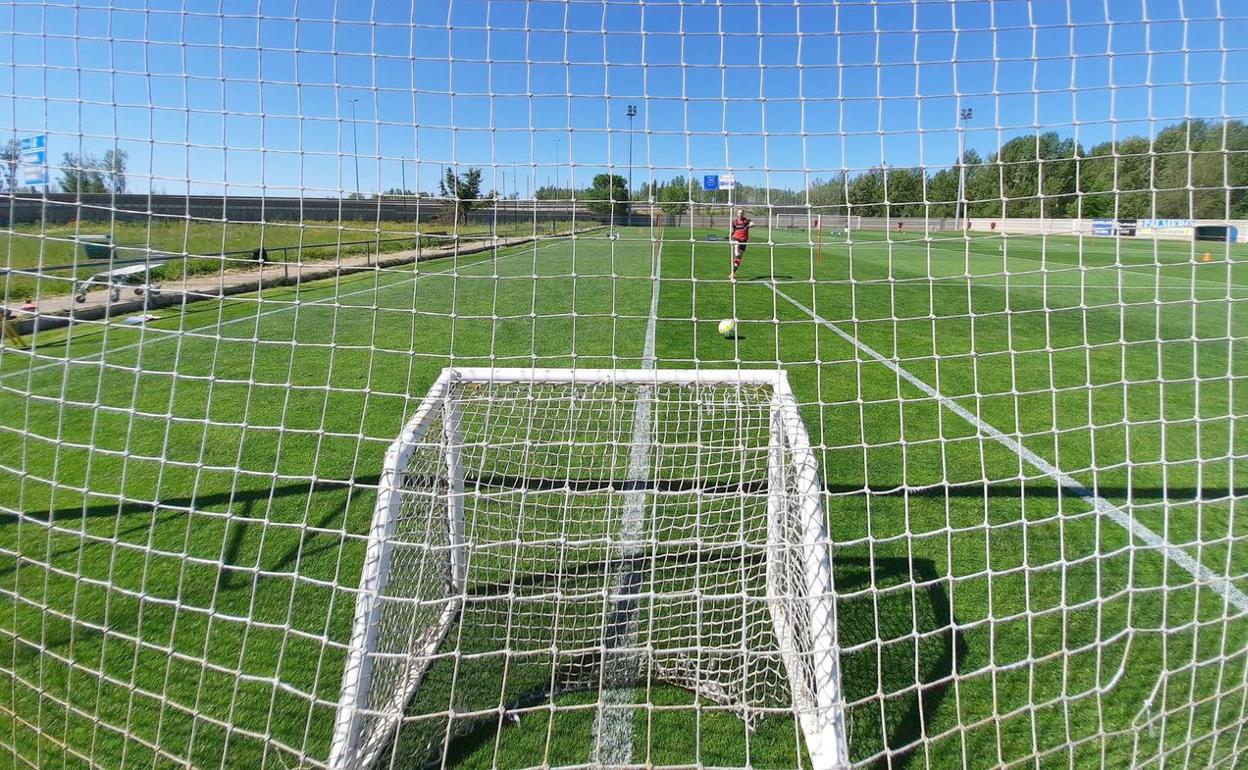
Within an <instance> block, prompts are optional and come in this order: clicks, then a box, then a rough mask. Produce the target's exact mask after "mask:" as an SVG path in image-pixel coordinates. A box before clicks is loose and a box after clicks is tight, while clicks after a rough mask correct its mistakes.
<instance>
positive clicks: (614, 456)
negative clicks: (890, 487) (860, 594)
mask: <svg viewBox="0 0 1248 770" xmlns="http://www.w3.org/2000/svg"><path fill="white" fill-rule="evenodd" d="M820 496H821V487H820V481H819V476H818V473H817V466H816V462H815V459H814V456H813V454H812V452H811V448H810V443H809V440H808V439H807V435H806V430H805V428H804V426H803V424H802V419H801V416H800V414H799V412H798V406H797V403H796V401H795V400H794V398H793V395H792V392H791V391H790V389H789V385H788V380H787V378H786V376H785V374H784V372H783V371H776V370H771V371H714V370H701V371H687V370H658V371H656V370H586V369H581V370H571V369H472V368H452V369H446V370H444V371H443V373H442V375H441V377H439V378H438V380H437V382H436V383H435V384H434V386H433V387H432V389H431V390H430V391H429V393H428V394H427V395H426V397H425V398H424V400H423V402H421V404H420V407H419V409H418V410H417V411H416V413H415V415H414V416H413V417H412V418H411V419H410V420H409V421H408V422H407V424H406V426H404V428H403V431H402V434H401V435H400V437H399V438H398V439H397V440H396V441H395V442H394V444H393V445H392V446H391V447H390V449H389V451H388V452H387V453H386V458H385V468H384V470H383V472H382V477H381V488H380V491H379V493H378V496H377V502H376V510H375V513H374V516H373V522H372V526H371V530H370V535H369V540H368V551H367V556H366V558H365V562H364V570H363V575H362V577H361V580H360V587H359V593H358V595H357V598H356V604H355V630H354V633H353V634H352V637H351V642H350V648H349V657H348V661H347V664H346V668H345V671H344V675H343V680H342V697H341V702H340V705H339V707H338V712H337V718H336V722H335V728H334V738H333V746H332V751H331V756H330V761H329V765H330V767H332V768H357V767H372V766H374V765H375V764H376V763H377V762H378V761H379V760H380V759H381V758H382V757H383V756H385V755H386V754H387V752H388V751H389V750H390V749H391V747H392V746H395V745H396V744H402V745H403V747H404V752H405V753H406V754H410V753H415V755H416V756H417V757H418V759H421V760H429V759H437V758H438V756H439V755H438V754H437V752H440V751H442V750H443V746H442V741H443V738H444V736H447V735H452V734H455V733H456V732H463V731H464V730H466V729H471V727H470V726H471V723H472V722H474V721H486V722H491V721H493V722H496V721H498V719H499V718H500V714H499V712H498V709H497V703H498V692H499V691H500V689H501V692H502V693H503V697H502V701H501V702H502V703H503V707H504V709H505V711H506V712H507V714H506V718H507V719H509V720H514V721H520V720H522V719H524V718H525V715H526V713H528V712H534V711H541V712H543V713H544V714H546V715H550V714H552V713H554V714H556V715H557V713H558V712H559V711H560V710H561V709H564V708H567V709H573V708H577V709H580V710H585V709H589V710H591V711H593V712H594V717H595V719H596V722H597V724H598V728H599V729H598V730H597V733H598V745H595V746H594V747H593V752H592V759H594V760H595V761H599V762H607V761H608V758H609V756H610V754H611V753H612V752H613V751H616V750H617V749H616V747H613V746H610V745H606V744H608V743H609V742H610V741H611V740H613V735H616V734H618V733H620V732H622V731H620V730H614V731H613V730H612V729H611V727H610V724H609V723H610V722H611V721H612V720H619V719H620V718H621V717H622V718H623V719H625V720H627V719H631V718H632V717H631V710H632V709H634V708H637V707H639V706H640V705H642V704H641V701H639V700H637V699H636V698H634V697H633V696H632V691H633V690H634V689H638V690H639V691H641V692H644V691H645V690H646V689H647V688H648V687H649V686H651V685H652V684H653V683H655V682H662V683H669V684H672V685H675V686H678V687H681V688H685V689H687V690H690V691H693V692H694V693H696V695H697V696H698V697H699V699H700V701H701V702H703V703H705V704H707V705H708V706H711V707H717V708H719V709H723V710H727V711H730V712H731V713H733V714H735V715H736V716H737V717H739V718H740V719H741V720H743V721H744V722H745V724H746V725H747V726H749V727H753V726H754V725H756V724H757V723H758V722H759V721H761V720H763V719H766V718H768V717H769V716H771V715H776V714H785V715H788V716H789V717H791V718H795V719H796V721H797V723H798V724H800V727H801V733H802V735H803V736H804V738H805V746H806V751H807V753H808V755H809V762H810V766H811V767H814V768H817V769H819V770H826V769H829V768H841V767H847V766H848V762H849V755H848V750H847V744H846V734H845V722H844V714H843V702H842V699H841V696H840V691H839V688H840V683H839V674H838V660H837V656H838V650H837V644H836V639H835V621H834V618H833V612H834V610H833V606H834V605H833V597H832V590H833V589H832V584H831V578H832V576H831V571H830V566H829V565H830V562H829V552H828V550H829V543H828V538H827V535H826V534H825V530H824V525H823V508H822V506H821V504H820ZM439 669H443V671H439ZM491 676H494V677H496V679H495V680H494V681H493V683H492V687H491V688H490V690H489V691H488V692H487V693H486V698H485V699H481V695H482V694H483V693H481V692H476V691H474V683H478V682H484V681H487V680H488V679H489V678H490V677H491ZM426 691H427V692H426ZM573 693H581V694H583V695H584V694H587V697H582V698H580V699H574V700H572V701H569V705H567V706H566V707H565V706H564V705H563V704H564V702H565V701H563V700H561V699H562V698H563V697H564V696H566V695H569V694H573ZM491 703H493V704H494V708H491V707H490V706H489V704H491ZM571 703H575V704H576V705H575V706H574V705H571ZM457 721H458V722H460V723H461V724H455V723H456V722H457Z"/></svg>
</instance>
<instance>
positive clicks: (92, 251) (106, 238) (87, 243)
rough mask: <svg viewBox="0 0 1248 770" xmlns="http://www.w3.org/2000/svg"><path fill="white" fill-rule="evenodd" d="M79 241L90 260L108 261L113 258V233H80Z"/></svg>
mask: <svg viewBox="0 0 1248 770" xmlns="http://www.w3.org/2000/svg"><path fill="white" fill-rule="evenodd" d="M78 243H80V244H82V250H83V252H84V253H85V254H86V256H87V260H88V261H90V262H108V261H109V260H111V259H112V258H113V237H112V236H111V235H80V236H78Z"/></svg>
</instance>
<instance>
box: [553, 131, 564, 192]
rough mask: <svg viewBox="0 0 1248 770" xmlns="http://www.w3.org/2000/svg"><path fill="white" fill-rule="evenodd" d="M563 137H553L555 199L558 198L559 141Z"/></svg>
mask: <svg viewBox="0 0 1248 770" xmlns="http://www.w3.org/2000/svg"><path fill="white" fill-rule="evenodd" d="M562 141H563V139H561V138H559V137H557V136H556V137H555V200H558V199H559V143H560V142H562Z"/></svg>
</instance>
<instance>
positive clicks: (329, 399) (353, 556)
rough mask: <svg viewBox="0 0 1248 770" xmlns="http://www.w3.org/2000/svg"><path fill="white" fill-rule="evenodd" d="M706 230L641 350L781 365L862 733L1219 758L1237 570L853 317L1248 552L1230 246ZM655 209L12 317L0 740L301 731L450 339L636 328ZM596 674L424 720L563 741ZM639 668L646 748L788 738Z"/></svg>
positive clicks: (504, 343)
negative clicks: (474, 246) (547, 704)
mask: <svg viewBox="0 0 1248 770" xmlns="http://www.w3.org/2000/svg"><path fill="white" fill-rule="evenodd" d="M703 235H704V234H703V233H701V232H699V233H694V234H692V236H693V237H690V236H691V234H690V233H689V232H688V231H685V232H677V231H674V230H673V229H671V228H669V229H668V230H667V231H666V234H665V241H664V242H663V245H662V257H661V265H662V270H661V276H660V277H661V283H660V294H659V306H658V307H659V312H658V318H659V321H658V324H657V329H656V335H655V343H656V353H657V358H658V365H659V366H660V367H662V368H687V367H693V366H695V365H696V366H698V367H703V368H733V367H750V368H772V369H774V368H776V367H777V366H782V367H783V368H784V369H785V370H786V371H787V372H788V374H789V377H790V380H791V382H792V383H793V385H794V388H795V390H796V394H797V397H798V399H799V400H800V401H801V403H802V410H803V417H804V420H805V423H806V427H807V429H808V431H809V432H810V435H811V440H812V442H813V443H814V444H815V445H816V446H817V447H818V450H819V455H820V458H821V462H822V480H823V483H824V485H825V487H826V489H827V496H826V497H825V512H826V515H827V520H828V528H829V532H830V534H831V536H832V539H833V542H834V544H835V552H834V556H833V561H834V580H835V583H836V589H837V600H836V603H837V616H838V625H837V633H838V638H839V641H840V644H841V646H842V656H841V666H842V681H843V687H844V695H845V698H846V701H847V703H848V705H849V744H850V750H851V754H852V756H853V758H854V760H855V761H856V762H858V763H862V764H873V763H874V764H876V765H878V766H899V765H904V766H908V767H963V766H965V767H976V768H978V767H996V766H1002V765H1005V766H1023V765H1025V766H1028V767H1038V766H1042V767H1079V766H1086V765H1103V766H1108V767H1124V766H1128V765H1132V764H1134V765H1141V764H1148V763H1153V764H1161V763H1162V762H1164V763H1166V764H1170V763H1175V764H1185V765H1187V764H1190V765H1205V764H1215V763H1222V764H1231V763H1234V762H1235V761H1236V757H1238V756H1239V755H1241V754H1242V753H1243V752H1244V751H1245V749H1246V748H1248V736H1245V735H1244V734H1243V731H1242V724H1243V722H1244V719H1245V705H1246V703H1248V685H1246V684H1245V682H1246V681H1248V679H1246V678H1248V618H1246V617H1245V614H1244V610H1242V609H1239V608H1237V607H1236V606H1234V605H1233V604H1229V603H1227V602H1225V601H1224V600H1223V597H1222V596H1220V595H1219V594H1218V593H1216V592H1215V591H1213V590H1211V589H1210V588H1209V587H1198V586H1196V585H1194V579H1193V578H1192V576H1191V574H1189V572H1187V571H1185V570H1184V569H1183V568H1181V566H1179V565H1178V564H1177V563H1176V562H1175V561H1174V560H1173V559H1167V558H1164V557H1163V555H1161V553H1160V552H1159V551H1157V550H1156V549H1153V548H1149V547H1147V546H1145V545H1143V544H1142V543H1140V542H1139V541H1138V540H1135V541H1133V539H1132V538H1131V537H1130V536H1129V535H1128V533H1127V531H1126V530H1125V529H1124V528H1123V527H1122V526H1121V525H1120V524H1119V523H1116V522H1115V521H1113V520H1112V519H1111V518H1110V517H1108V516H1106V515H1105V514H1104V513H1103V511H1102V512H1098V511H1097V510H1096V509H1095V508H1094V507H1093V506H1092V505H1091V504H1090V503H1089V502H1088V501H1087V500H1085V499H1081V498H1079V497H1078V496H1075V495H1072V494H1070V492H1069V491H1068V490H1067V489H1063V488H1062V486H1061V485H1060V484H1059V483H1058V482H1057V481H1056V480H1055V479H1054V478H1053V477H1052V476H1051V475H1048V474H1046V473H1044V472H1042V471H1040V470H1037V468H1036V467H1034V466H1033V465H1029V464H1027V463H1025V462H1023V461H1022V460H1021V459H1020V456H1019V454H1018V453H1016V452H1015V451H1012V450H1011V449H1010V448H1008V447H1006V446H1004V445H1002V444H1001V443H999V442H997V441H994V440H992V439H991V438H989V437H987V436H986V435H984V433H983V432H982V431H981V430H980V429H978V428H977V427H976V426H975V425H974V424H972V423H971V422H969V421H968V420H967V419H964V418H963V417H962V416H959V415H958V414H956V413H955V412H954V411H952V410H951V409H949V408H946V407H942V406H941V405H940V403H939V402H938V401H937V400H935V399H934V398H932V397H931V396H930V395H928V394H925V393H924V392H923V391H921V390H920V389H918V388H917V387H915V386H914V385H913V384H912V383H910V382H907V381H905V380H904V379H902V378H900V377H899V376H898V374H897V373H896V371H894V370H893V369H891V368H890V367H888V366H886V365H885V364H883V363H881V362H879V361H878V360H875V359H874V358H872V357H871V356H870V355H869V354H868V353H866V352H865V349H867V348H869V349H870V350H873V351H876V352H878V353H879V354H880V355H882V356H883V357H885V358H887V359H889V360H891V361H892V362H893V363H894V366H897V367H900V368H901V369H904V370H905V371H906V372H908V373H910V374H911V375H913V376H916V377H918V378H921V380H922V381H924V382H925V383H927V385H929V386H931V387H932V388H934V389H936V390H937V391H939V393H940V394H941V395H942V396H944V397H947V398H949V399H952V400H953V401H954V402H956V403H957V404H958V405H960V406H962V407H964V408H965V409H967V410H969V411H970V412H971V413H972V414H973V415H975V416H976V417H977V418H978V419H979V420H982V421H983V422H984V423H986V424H987V425H990V426H993V427H995V428H996V429H998V430H1000V431H1003V432H1005V433H1006V434H1009V435H1011V436H1014V437H1015V438H1016V439H1017V440H1018V442H1019V443H1020V444H1021V445H1022V446H1023V447H1025V448H1026V449H1028V450H1030V451H1032V452H1034V453H1035V454H1036V455H1038V456H1039V457H1040V458H1043V459H1044V460H1045V461H1047V462H1048V463H1051V464H1052V465H1053V466H1055V467H1056V468H1057V469H1060V470H1061V471H1063V472H1065V473H1067V474H1070V475H1071V476H1072V477H1073V478H1074V479H1075V480H1076V481H1077V482H1078V483H1080V484H1083V485H1084V486H1086V487H1087V488H1088V489H1090V490H1091V491H1092V492H1094V493H1095V494H1096V495H1099V496H1100V497H1101V498H1103V500H1105V501H1106V502H1108V503H1109V504H1110V505H1111V506H1117V507H1119V508H1121V509H1122V510H1123V511H1125V512H1127V513H1128V514H1129V515H1130V516H1131V517H1133V518H1134V519H1135V520H1136V521H1137V522H1139V523H1140V524H1142V525H1143V526H1147V527H1148V528H1149V529H1151V530H1152V531H1153V532H1156V533H1159V534H1160V535H1162V536H1163V537H1164V538H1165V539H1166V540H1167V541H1168V542H1169V543H1171V544H1174V545H1176V546H1179V547H1181V548H1182V549H1183V550H1184V551H1185V552H1186V553H1187V554H1188V555H1189V556H1190V557H1191V558H1192V559H1194V560H1196V561H1197V562H1198V563H1199V564H1200V565H1203V566H1204V567H1206V568H1208V570H1210V571H1212V572H1213V573H1215V574H1217V575H1221V576H1229V577H1230V578H1231V583H1232V584H1233V586H1234V587H1237V590H1248V548H1246V547H1245V545H1244V541H1245V538H1248V524H1246V523H1245V519H1244V517H1243V516H1242V515H1237V514H1238V513H1240V512H1241V511H1242V506H1243V504H1242V502H1241V501H1240V499H1239V498H1240V496H1242V490H1243V489H1244V487H1245V484H1246V483H1248V465H1246V463H1245V459H1244V458H1245V457H1248V432H1246V431H1244V430H1243V429H1242V427H1240V423H1241V421H1242V420H1243V418H1244V417H1245V416H1246V415H1248V388H1246V387H1245V383H1246V382H1248V249H1245V248H1244V247H1242V246H1235V247H1231V248H1230V249H1228V248H1227V247H1226V246H1225V245H1219V246H1218V248H1212V249H1209V250H1210V251H1211V252H1212V255H1211V260H1210V261H1208V262H1205V261H1204V260H1203V257H1202V255H1203V252H1204V251H1205V249H1204V248H1195V249H1194V247H1193V244H1190V243H1166V242H1162V243H1152V242H1135V241H1126V240H1123V241H1115V240H1109V239H1103V240H1100V239H1084V240H1078V239H1074V238H1066V237H1049V238H1044V239H1042V238H1039V237H1030V236H1028V237H1022V236H1014V237H1010V238H1008V239H1004V240H1003V239H1001V238H999V237H996V238H994V237H989V236H986V235H985V236H979V237H975V238H972V239H970V240H963V239H960V238H950V239H945V240H934V241H924V240H922V239H921V238H918V237H917V236H914V235H905V236H904V239H901V240H898V239H893V240H886V239H885V237H884V235H883V234H882V233H868V232H862V233H856V234H854V236H853V241H852V243H846V242H845V239H844V237H838V238H830V239H828V240H825V243H824V246H823V250H822V258H821V259H820V260H816V259H815V257H814V253H813V252H812V250H811V248H810V246H809V245H808V243H807V242H806V235H805V233H792V232H776V233H773V234H772V238H773V239H774V241H775V245H774V246H771V247H769V246H768V245H767V243H765V239H763V238H757V237H756V242H755V243H754V244H752V245H751V246H750V249H749V252H748V254H747V257H746V262H745V265H744V266H743V267H742V269H741V277H742V280H740V281H738V282H737V283H736V284H735V285H734V284H730V283H728V282H727V281H725V280H724V279H725V277H726V274H727V272H728V256H727V249H728V246H727V245H726V244H725V243H722V242H719V243H714V242H707V241H705V240H703V239H702V236H703ZM267 237H268V236H267V232H266V239H267ZM650 238H651V233H650V232H649V231H646V230H641V229H636V230H630V231H626V232H625V233H624V236H623V238H621V239H620V240H618V241H610V240H607V239H605V238H603V237H597V235H595V237H579V238H577V239H575V240H571V239H564V240H551V241H544V242H541V243H539V244H536V245H534V244H530V245H527V246H523V247H518V248H515V249H510V250H503V251H499V252H498V253H497V254H494V255H488V254H487V255H474V256H471V257H466V258H463V259H460V260H458V261H456V262H451V261H441V262H436V263H432V262H431V263H427V264H422V265H420V266H419V271H417V270H416V267H415V266H408V267H406V268H396V269H393V270H387V271H382V272H376V273H365V274H355V275H351V276H349V277H343V278H340V279H336V280H330V281H322V282H317V283H310V284H305V285H302V286H299V287H293V288H283V289H279V290H272V291H268V290H266V291H265V292H263V294H261V295H246V296H237V297H232V298H229V299H226V300H222V301H220V302H212V303H209V302H204V303H198V304H194V305H189V306H187V307H186V309H185V311H184V312H175V311H172V310H170V311H165V312H162V313H160V315H161V316H162V317H161V319H160V320H159V321H156V322H153V323H151V324H149V325H147V326H146V327H142V328H137V327H132V326H126V325H123V324H119V323H112V324H101V323H89V322H84V323H80V324H78V325H76V326H74V327H73V328H72V329H70V330H68V331H65V330H61V331H53V332H49V333H46V334H41V336H40V337H39V338H38V339H37V340H36V343H37V347H36V348H35V349H34V351H33V353H32V352H30V351H18V350H14V349H12V348H7V347H6V348H2V349H0V468H2V470H0V501H3V502H2V503H0V505H2V508H0V671H3V675H2V676H0V766H12V767H39V768H48V767H56V768H79V767H84V768H85V767H120V766H125V767H174V766H183V765H185V764H188V763H189V764H191V765H194V766H205V767H248V768H253V767H274V768H289V767H302V766H315V765H317V764H318V763H322V762H324V760H325V758H326V757H327V755H328V751H329V741H330V730H331V728H332V724H333V718H334V707H335V705H336V702H337V699H338V694H339V685H340V682H341V676H342V667H343V660H344V651H343V645H344V644H345V643H346V641H347V640H348V638H349V636H350V626H351V618H352V613H353V605H352V601H353V594H352V593H351V592H350V591H349V590H345V589H353V588H354V587H355V586H356V585H357V583H358V579H359V571H360V565H361V562H362V558H363V553H364V545H365V538H366V536H367V532H368V527H369V521H370V517H371V513H372V504H373V499H374V491H375V488H376V484H377V480H378V473H379V469H380V468H381V464H382V456H383V454H384V451H385V449H386V447H387V445H388V444H389V443H390V442H391V441H392V440H393V439H394V437H395V436H396V435H397V433H398V431H399V429H400V428H401V426H402V424H403V422H404V420H405V419H406V418H407V417H409V416H410V415H411V414H412V412H413V410H414V409H415V407H416V405H417V404H418V403H419V401H420V399H421V398H422V397H423V395H424V393H425V392H426V390H427V389H428V387H429V385H430V384H431V383H432V382H433V380H434V378H435V377H436V376H437V375H438V373H439V371H440V370H441V368H442V367H444V366H446V365H448V364H452V363H453V364H455V365H462V366H488V365H494V366H556V367H571V366H575V367H619V368H630V367H636V366H638V365H639V364H640V361H641V357H642V351H643V348H644V341H645V336H646V328H647V321H648V320H649V313H650V302H651V293H652V287H653V282H652V269H653V268H652V265H653V260H652V253H653V250H652V243H651V240H650ZM1198 246H1199V245H1198ZM786 296H787V297H788V298H791V300H792V301H790V299H786ZM803 308H808V309H810V310H813V311H814V313H816V314H818V315H819V316H820V317H822V318H823V319H824V320H825V321H826V322H827V325H825V324H821V323H817V322H815V320H813V319H812V317H811V315H810V314H809V313H808V312H806V310H805V309H803ZM727 317H734V318H737V319H739V321H740V325H739V329H738V333H737V335H736V337H735V338H732V339H725V338H724V337H722V336H720V335H719V334H718V333H717V331H716V328H715V327H716V324H717V323H718V322H719V320H721V319H723V318H727ZM831 326H834V327H836V328H837V329H840V330H842V331H843V332H844V333H845V334H847V335H848V336H849V337H850V338H852V339H853V340H856V341H857V343H858V346H855V345H854V344H851V342H850V341H848V340H847V339H846V338H845V337H843V336H841V335H840V334H838V333H837V332H836V331H835V330H834V329H833V328H830V327H831ZM441 681H444V679H443V678H439V677H435V678H434V679H433V680H431V682H432V684H431V685H430V687H431V688H433V687H438V686H441V685H439V684H438V682H441ZM465 686H468V685H465ZM444 696H445V693H442V692H439V691H437V690H433V689H427V690H425V691H424V692H423V694H422V696H421V697H423V698H431V699H432V700H433V701H435V702H441V703H442V704H445V703H446V702H447V700H446V697H444ZM595 700H596V694H595V693H592V692H582V693H572V694H569V695H566V696H561V697H560V700H559V702H560V704H561V705H566V706H568V707H569V708H568V709H566V710H559V711H556V712H554V716H550V715H549V713H545V712H535V713H531V714H529V715H527V716H526V717H525V718H524V719H523V720H521V722H520V723H519V724H518V725H515V726H511V725H508V726H503V727H499V722H498V721H494V722H487V723H485V726H482V724H481V723H478V724H476V726H475V727H474V728H473V730H472V731H471V732H470V733H469V734H468V735H467V736H464V737H459V738H456V739H455V740H454V741H453V742H452V744H451V745H450V746H449V747H448V748H447V756H448V757H449V758H450V760H452V762H453V764H454V765H455V766H459V767H493V766H496V767H527V766H533V765H540V764H541V763H542V762H549V763H551V764H576V763H584V762H587V761H588V759H589V748H588V747H589V746H591V745H592V729H593V720H594V716H593V710H592V709H589V708H582V709H577V708H574V707H575V706H578V705H580V706H586V705H589V704H593V703H594V702H595ZM636 702H637V703H640V704H648V705H643V707H641V708H638V709H636V710H635V711H634V712H633V713H634V716H633V734H634V751H633V759H634V761H635V762H638V763H643V762H650V763H652V764H653V765H656V766H657V765H687V766H693V765H698V764H700V765H702V766H727V765H745V764H747V763H748V764H749V765H750V766H753V767H777V768H779V767H792V766H794V764H795V762H796V761H798V757H797V754H799V753H800V748H799V747H800V742H799V740H798V738H797V732H796V731H795V726H794V721H793V720H792V719H790V718H788V717H785V716H783V715H779V716H774V717H769V718H767V719H765V720H763V721H762V722H761V723H760V724H759V726H758V728H757V729H756V730H754V731H752V732H748V733H747V732H746V731H745V729H744V727H743V725H742V723H741V722H740V721H739V720H737V719H736V718H735V717H733V716H731V715H730V714H728V713H725V712H723V711H721V710H716V709H715V708H700V709H695V708H693V707H692V702H693V697H692V696H691V695H690V694H689V693H688V692H686V691H684V690H680V689H677V688H672V687H665V686H655V687H653V688H645V687H642V688H639V689H638V690H637V693H636ZM443 707H445V705H443Z"/></svg>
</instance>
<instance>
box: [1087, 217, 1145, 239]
mask: <svg viewBox="0 0 1248 770" xmlns="http://www.w3.org/2000/svg"><path fill="white" fill-rule="evenodd" d="M1137 229H1138V225H1137V224H1136V220H1134V219H1093V220H1092V234H1093V235H1104V236H1115V235H1116V236H1121V237H1126V238H1129V237H1131V236H1133V235H1135V234H1136V231H1137Z"/></svg>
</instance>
